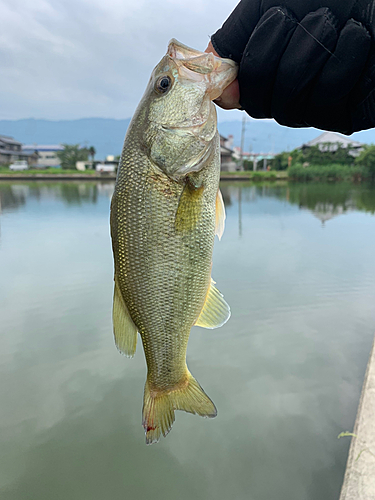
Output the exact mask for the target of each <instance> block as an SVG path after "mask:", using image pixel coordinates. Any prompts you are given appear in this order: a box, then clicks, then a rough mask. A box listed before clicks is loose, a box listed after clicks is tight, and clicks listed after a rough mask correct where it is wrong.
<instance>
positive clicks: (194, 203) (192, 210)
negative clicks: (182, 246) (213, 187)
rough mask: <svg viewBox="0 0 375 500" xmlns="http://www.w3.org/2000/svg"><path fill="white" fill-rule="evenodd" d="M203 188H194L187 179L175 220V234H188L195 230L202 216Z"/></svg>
mask: <svg viewBox="0 0 375 500" xmlns="http://www.w3.org/2000/svg"><path fill="white" fill-rule="evenodd" d="M203 191H204V186H199V187H195V186H194V185H192V183H191V182H190V181H189V178H188V177H187V180H186V184H185V187H184V189H183V191H182V194H181V197H180V201H179V203H178V208H177V212H176V218H175V229H176V231H177V232H188V231H192V230H194V229H195V228H196V226H197V225H198V223H199V220H200V218H201V214H202V196H203Z"/></svg>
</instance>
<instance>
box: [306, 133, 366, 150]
mask: <svg viewBox="0 0 375 500" xmlns="http://www.w3.org/2000/svg"><path fill="white" fill-rule="evenodd" d="M326 143H335V144H337V143H339V144H341V145H342V146H344V147H351V148H361V147H363V146H364V144H362V142H358V141H353V139H350V138H349V137H345V136H344V135H341V134H338V133H337V132H323V134H320V135H319V136H318V137H315V139H312V140H311V141H309V142H306V143H305V144H303V146H302V147H312V146H318V145H319V144H326Z"/></svg>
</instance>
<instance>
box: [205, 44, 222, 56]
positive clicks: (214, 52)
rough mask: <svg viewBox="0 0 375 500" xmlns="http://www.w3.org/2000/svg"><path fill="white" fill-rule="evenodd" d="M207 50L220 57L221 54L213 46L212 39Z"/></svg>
mask: <svg viewBox="0 0 375 500" xmlns="http://www.w3.org/2000/svg"><path fill="white" fill-rule="evenodd" d="M205 52H208V53H210V52H211V53H212V54H213V55H214V56H217V57H220V56H219V54H218V53H217V52H216V50H215V49H214V48H213V45H212V42H211V40H210V42H209V44H208V45H207V49H206V50H205Z"/></svg>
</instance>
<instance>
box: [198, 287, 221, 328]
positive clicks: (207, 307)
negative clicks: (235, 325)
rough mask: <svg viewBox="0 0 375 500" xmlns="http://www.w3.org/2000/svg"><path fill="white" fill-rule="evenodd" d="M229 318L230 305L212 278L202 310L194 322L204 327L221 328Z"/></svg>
mask: <svg viewBox="0 0 375 500" xmlns="http://www.w3.org/2000/svg"><path fill="white" fill-rule="evenodd" d="M229 318H230V307H229V305H228V304H227V303H226V301H225V300H224V297H223V295H222V294H221V293H220V292H219V290H218V289H217V288H216V286H215V282H214V280H213V279H212V278H211V285H210V287H209V289H208V292H207V295H206V300H205V302H204V305H203V308H202V311H201V313H200V315H199V317H198V319H197V321H196V322H195V323H194V324H195V326H201V327H202V328H211V329H212V328H219V327H220V326H223V325H224V324H225V323H226V322H227V321H228V319H229Z"/></svg>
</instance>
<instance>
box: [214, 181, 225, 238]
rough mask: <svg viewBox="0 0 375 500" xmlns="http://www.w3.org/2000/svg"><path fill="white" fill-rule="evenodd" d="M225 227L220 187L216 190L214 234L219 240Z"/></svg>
mask: <svg viewBox="0 0 375 500" xmlns="http://www.w3.org/2000/svg"><path fill="white" fill-rule="evenodd" d="M224 227H225V206H224V201H223V196H222V194H221V191H220V189H218V191H217V195H216V226H215V234H217V235H218V237H219V240H221V237H222V236H223V233H224Z"/></svg>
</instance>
